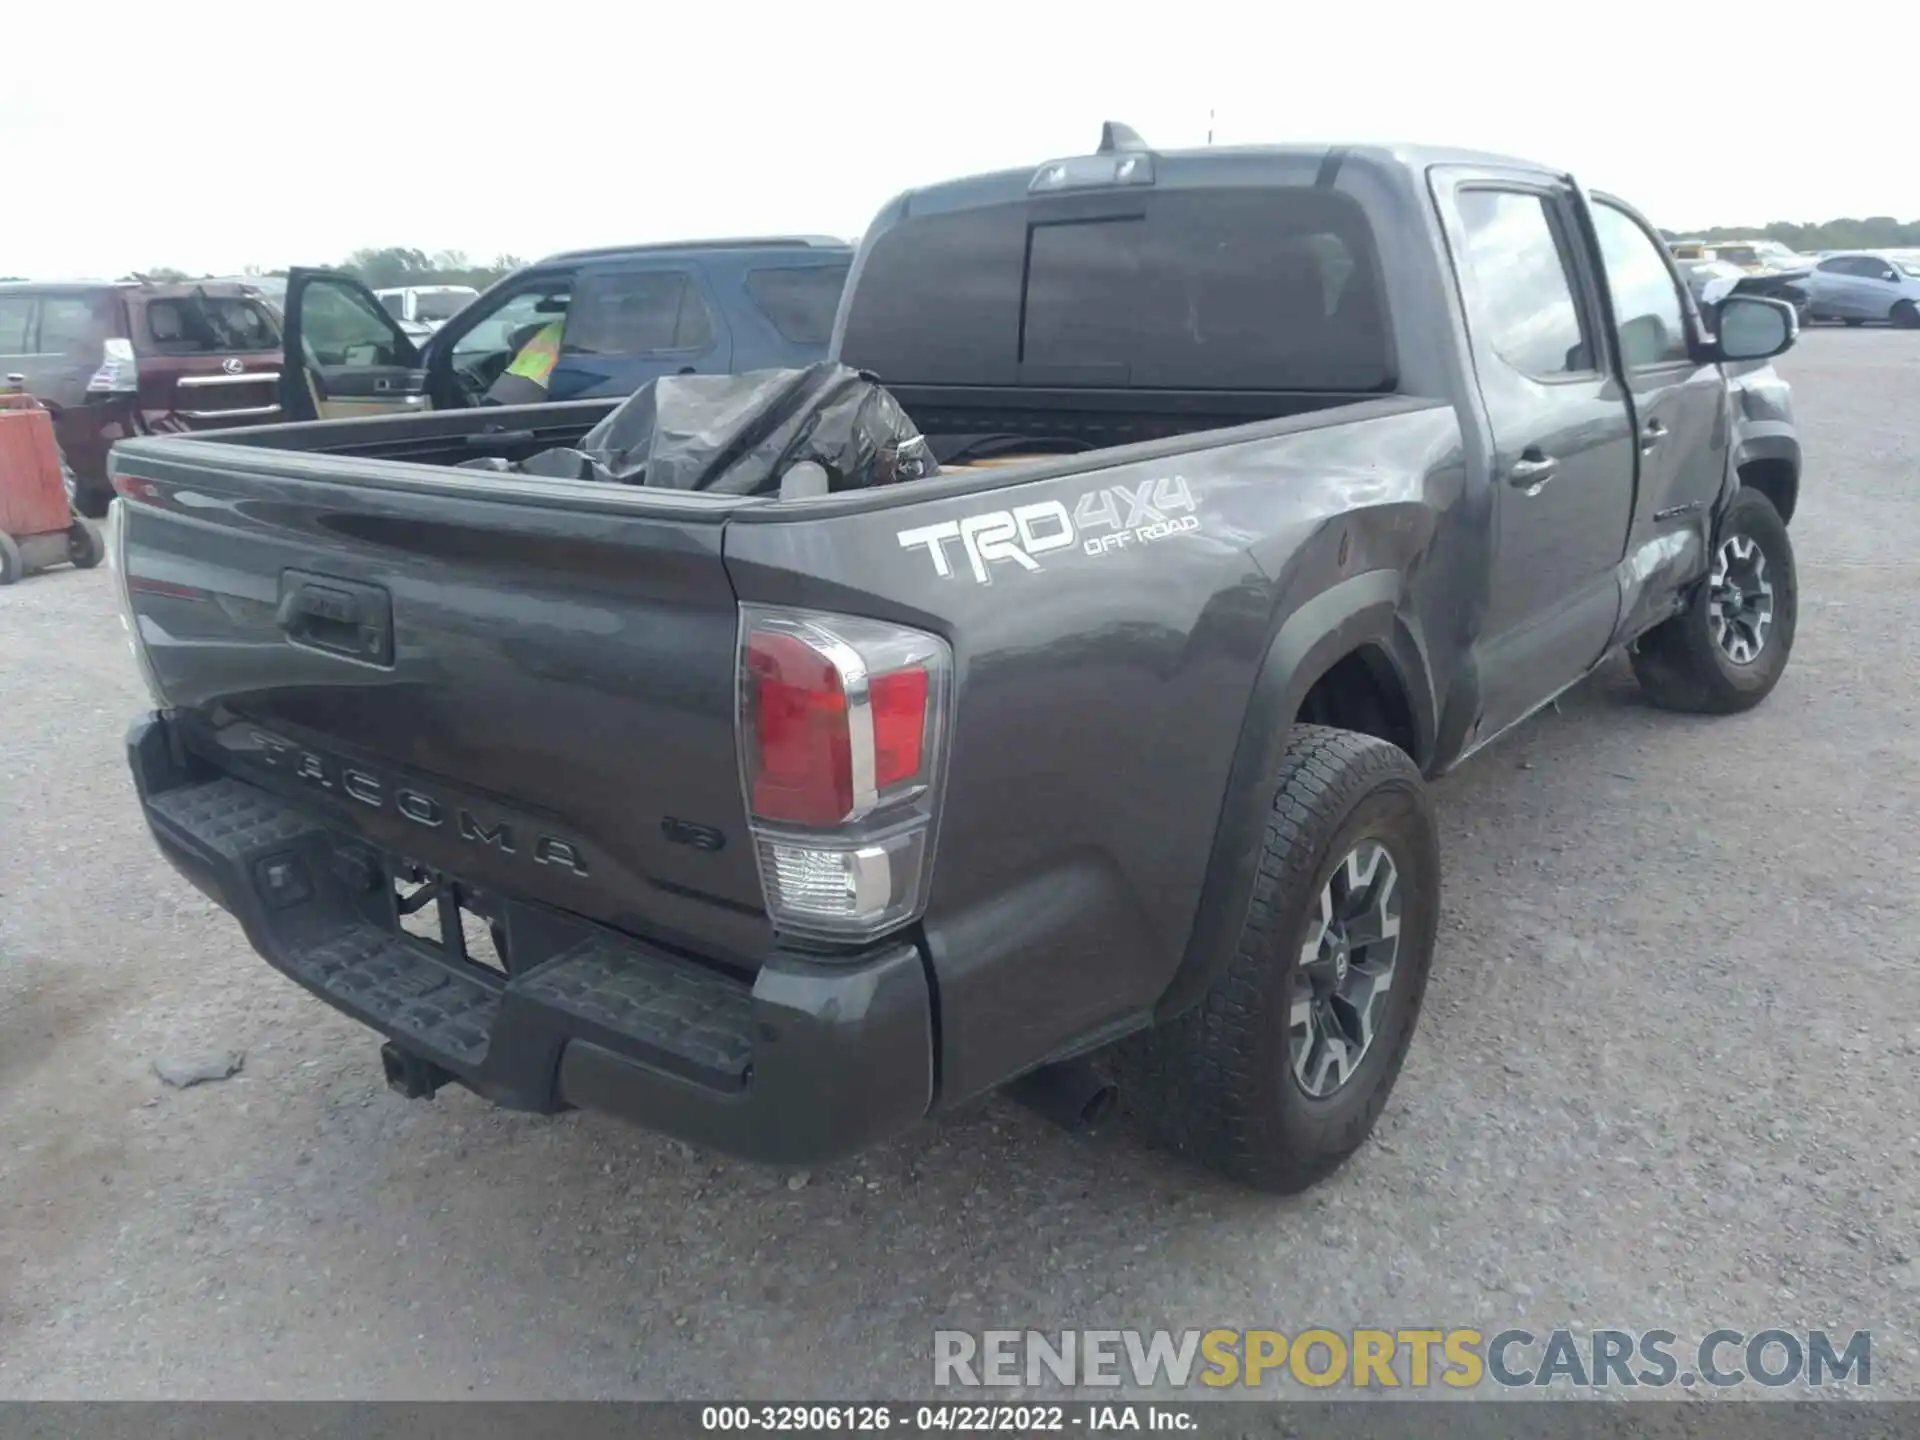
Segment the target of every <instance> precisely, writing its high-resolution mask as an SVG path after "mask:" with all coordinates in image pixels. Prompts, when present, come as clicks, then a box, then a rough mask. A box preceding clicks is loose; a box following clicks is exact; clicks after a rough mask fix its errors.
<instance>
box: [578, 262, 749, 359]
mask: <svg viewBox="0 0 1920 1440" xmlns="http://www.w3.org/2000/svg"><path fill="white" fill-rule="evenodd" d="M712 342H713V317H712V316H710V315H709V314H708V313H707V307H706V304H705V302H704V301H703V300H702V299H701V298H700V289H699V287H698V286H697V285H695V284H694V283H693V277H692V276H690V275H688V274H687V273H686V272H685V271H681V270H626V271H620V270H605V271H598V272H591V271H590V272H588V273H587V274H585V275H583V276H581V278H580V294H579V296H578V298H577V299H576V300H575V301H574V304H573V309H572V311H571V312H570V313H569V314H568V316H567V332H566V336H565V338H564V339H563V340H562V342H561V347H560V348H561V352H562V353H563V354H573V355H645V354H649V353H652V352H655V351H661V350H703V349H705V348H706V347H707V346H708V345H710V344H711V343H712Z"/></svg>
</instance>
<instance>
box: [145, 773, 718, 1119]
mask: <svg viewBox="0 0 1920 1440" xmlns="http://www.w3.org/2000/svg"><path fill="white" fill-rule="evenodd" d="M147 805H148V809H149V812H150V815H151V816H152V818H153V821H154V823H155V824H156V825H163V826H164V827H165V828H166V829H168V830H170V831H172V832H173V834H174V835H175V836H176V837H177V838H178V839H179V840H181V841H184V842H186V843H187V844H188V845H189V846H191V847H192V848H194V849H198V850H200V851H202V852H203V853H206V852H211V856H217V857H218V860H217V862H216V864H217V866H218V868H219V869H220V870H222V871H223V872H224V876H225V879H224V880H223V888H224V889H225V890H226V892H227V896H228V902H229V903H230V904H233V905H234V906H235V907H236V908H237V909H244V910H245V911H247V912H250V914H251V922H250V926H249V928H250V929H251V930H254V931H255V932H256V934H257V938H256V943H257V944H259V943H260V938H259V937H264V941H265V943H264V944H261V949H262V950H263V952H264V953H265V954H266V955H267V957H268V958H269V959H270V960H271V961H272V962H273V963H274V964H275V965H276V966H278V967H279V968H280V969H281V970H283V971H284V972H285V973H286V974H288V975H290V976H291V977H293V978H294V979H295V980H298V981H299V982H300V983H301V984H302V985H304V986H306V987H307V988H308V989H309V990H312V991H313V992H314V993H315V994H317V995H319V996H320V997H321V998H322V999H324V1000H327V1001H328V1002H329V1003H331V1004H333V1005H335V1006H337V1007H338V1008H339V1009H342V1010H344V1011H346V1012H347V1013H348V1014H350V1015H353V1016H355V1017H356V1018H358V1019H360V1020H363V1021H365V1022H366V1023H367V1024H369V1025H372V1026H373V1027H374V1028H375V1029H378V1030H381V1031H383V1032H385V1033H386V1034H387V1035H389V1036H391V1037H392V1038H393V1039H395V1040H397V1041H399V1042H400V1043H402V1044H404V1045H406V1046H407V1047H408V1048H409V1049H412V1050H413V1051H415V1052H416V1053H418V1054H419V1055H421V1056H422V1057H423V1058H425V1059H428V1060H431V1061H434V1062H435V1063H437V1064H440V1065H443V1066H445V1067H446V1068H447V1069H448V1070H451V1071H453V1072H455V1073H456V1074H459V1075H461V1076H464V1077H466V1078H467V1079H469V1080H484V1079H485V1078H486V1072H487V1070H488V1069H489V1067H488V1063H487V1062H488V1057H489V1053H490V1051H491V1050H492V1049H493V1045H494V1039H495V1036H496V1034H497V1033H498V1032H500V1031H501V1029H502V1024H501V1022H502V1017H503V1016H505V1017H506V1019H507V1023H508V1025H509V1026H510V1027H515V1028H517V1029H519V1030H521V1032H522V1034H521V1036H520V1037H518V1038H521V1039H522V1040H523V1041H524V1040H531V1039H535V1038H536V1037H537V1039H538V1041H539V1047H546V1046H551V1047H553V1048H554V1049H555V1050H557V1048H558V1047H559V1046H560V1045H563V1044H564V1043H566V1041H568V1040H569V1039H572V1038H576V1037H582V1038H590V1039H592V1040H593V1041H594V1042H595V1043H597V1044H600V1045H603V1046H606V1047H608V1048H610V1049H611V1050H613V1051H615V1052H616V1053H619V1054H622V1055H625V1056H626V1057H628V1058H630V1059H633V1060H636V1061H639V1062H641V1063H644V1064H652V1065H655V1066H657V1067H659V1068H662V1069H665V1070H667V1071H669V1072H672V1073H674V1074H677V1075H679V1076H681V1077H682V1078H685V1079H690V1080H693V1081H695V1082H697V1083H700V1084H704V1085H707V1086H709V1087H711V1088H714V1089H717V1090H722V1091H737V1090H739V1089H741V1088H742V1087H744V1086H745V1085H746V1083H747V1082H748V1079H749V1077H750V1072H751V1069H752V1064H751V1060H752V1055H753V992H752V990H751V989H750V988H749V987H748V986H747V985H745V984H744V983H742V982H740V981H738V980H729V979H728V978H726V977H725V976H722V975H718V974H715V973H713V972H711V971H707V970H703V969H700V968H699V967H697V966H694V965H691V964H688V963H684V962H680V961H677V960H674V959H672V958H668V957H665V956H662V955H657V954H655V953H653V952H651V951H648V950H645V949H643V948H641V947H639V946H637V945H632V944H628V943H626V942H623V941H621V940H619V939H617V938H615V937H612V936H609V935H606V934H604V933H602V932H598V931H595V930H592V929H591V928H589V927H586V926H582V929H581V934H582V938H581V939H580V940H579V942H578V943H575V944H573V945H571V946H568V947H567V948H566V949H564V950H563V951H562V952H561V953H559V954H557V955H555V956H554V957H553V958H552V959H550V960H547V961H546V962H545V963H543V964H541V965H539V966H538V967H537V968H534V969H530V970H528V971H526V972H525V973H523V974H520V975H516V976H513V977H511V978H506V977H501V978H496V977H494V976H492V975H486V976H482V975H480V974H479V973H477V972H476V971H475V970H472V969H470V968H469V967H467V966H465V965H463V964H461V963H460V962H459V961H458V960H456V959H454V958H452V957H450V956H440V955H436V954H434V953H433V952H432V951H431V950H430V949H428V948H427V946H426V943H425V942H421V941H416V940H414V939H411V938H409V937H407V936H405V935H403V934H399V933H395V931H393V930H389V929H386V928H383V927H382V926H381V925H379V924H376V923H373V922H372V921H371V920H369V919H368V918H367V917H366V915H365V914H364V913H362V912H360V911H357V910H356V907H355V905H354V904H353V903H352V902H351V900H350V898H349V897H347V896H345V895H343V894H341V893H339V892H338V891H337V890H336V889H335V888H333V885H332V884H331V883H330V877H331V869H332V867H331V866H330V865H329V864H328V863H327V861H328V856H329V855H330V853H331V852H332V849H333V845H334V841H333V839H332V838H331V837H330V835H329V833H328V831H327V830H326V829H325V827H324V826H323V825H322V824H321V823H319V822H318V821H316V820H315V819H313V818H311V817H309V816H307V815H304V814H302V813H301V812H299V811H297V810H294V809H293V808H291V807H289V806H287V805H285V804H283V803H282V802H281V801H280V800H279V799H278V798H277V797H276V796H273V795H271V794H269V793H267V792H266V791H264V790H261V789H258V788H256V787H254V786H251V785H248V784H246V783H244V782H242V781H238V780H234V779H232V778H230V777H222V778H220V779H217V780H213V781H210V782H208V783H206V784H203V785H196V786H192V787H189V788H184V789H179V790H170V791H164V792H162V793H160V794H158V795H153V796H150V797H149V798H148V801H147ZM289 855H299V856H301V857H302V864H303V867H304V868H303V871H302V874H303V876H313V877H316V878H317V879H318V881H319V883H318V884H317V885H312V886H310V888H302V889H301V890H300V892H299V900H298V903H296V904H294V905H291V906H288V905H284V904H275V903H274V897H273V896H272V895H270V894H268V893H266V892H265V891H263V890H262V888H261V880H260V876H261V875H262V874H263V873H264V872H268V871H271V870H274V869H275V868H278V867H277V866H276V863H275V862H276V861H278V860H279V859H280V858H281V857H282V856H289ZM210 858H211V857H210ZM220 862H224V863H220ZM306 884H307V882H305V881H303V887H306ZM235 888H242V889H244V890H245V892H246V893H245V894H244V895H234V894H233V893H232V891H233V890H234V889H235ZM539 1047H535V1048H539ZM519 1048H520V1050H521V1051H522V1052H523V1057H522V1058H524V1052H525V1051H526V1050H527V1049H528V1048H529V1047H528V1046H527V1045H526V1044H524V1043H523V1044H522V1045H521V1046H520V1047H519ZM496 1068H497V1067H496ZM516 1078H518V1077H516ZM482 1088H492V1087H486V1086H483V1087H482Z"/></svg>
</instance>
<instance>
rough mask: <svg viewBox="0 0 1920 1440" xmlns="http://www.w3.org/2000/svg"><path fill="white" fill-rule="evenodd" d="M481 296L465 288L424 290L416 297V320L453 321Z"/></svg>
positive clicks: (414, 307)
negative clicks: (468, 303) (469, 303)
mask: <svg viewBox="0 0 1920 1440" xmlns="http://www.w3.org/2000/svg"><path fill="white" fill-rule="evenodd" d="M479 294H480V292H479V291H478V290H469V289H467V288H466V287H464V286H461V287H457V288H453V289H448V290H422V291H420V292H419V293H418V294H416V295H415V296H414V301H413V314H414V318H415V319H416V320H431V321H434V322H438V321H441V320H451V319H452V318H453V317H454V316H456V315H458V314H459V313H460V312H461V311H462V310H464V309H466V308H467V302H468V301H470V300H473V299H475V298H476V297H477V296H478V295H479ZM389 308H391V307H389Z"/></svg>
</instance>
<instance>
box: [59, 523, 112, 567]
mask: <svg viewBox="0 0 1920 1440" xmlns="http://www.w3.org/2000/svg"><path fill="white" fill-rule="evenodd" d="M106 553H107V547H106V542H105V541H103V540H102V539H101V538H100V530H99V527H98V526H96V525H95V524H94V523H93V522H92V521H91V520H85V519H81V518H80V517H78V516H75V517H74V521H73V523H72V524H71V525H69V526H68V527H67V559H69V560H70V561H72V562H73V565H74V568H75V569H77V570H91V569H93V567H94V566H96V565H98V564H99V563H100V561H101V560H102V559H103V558H104V557H105V556H106Z"/></svg>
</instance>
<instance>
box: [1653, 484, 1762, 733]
mask: <svg viewBox="0 0 1920 1440" xmlns="http://www.w3.org/2000/svg"><path fill="white" fill-rule="evenodd" d="M1713 546H1714V549H1713V554H1712V557H1711V559H1710V560H1709V562H1708V571H1707V579H1706V582H1705V583H1704V584H1702V585H1701V586H1700V589H1699V592H1698V593H1697V594H1696V595H1695V596H1694V597H1693V600H1692V601H1691V602H1690V603H1689V604H1688V606H1687V608H1686V609H1685V610H1683V611H1682V612H1681V613H1680V614H1678V615H1676V616H1674V617H1673V618H1672V619H1671V620H1667V621H1664V622H1662V623H1661V624H1659V625H1657V626H1655V627H1654V628H1653V629H1652V630H1649V631H1648V632H1647V633H1646V634H1645V635H1643V636H1641V637H1640V641H1639V643H1638V644H1637V645H1636V646H1635V647H1634V652H1633V673H1634V674H1635V676H1637V677H1638V678H1639V681H1640V689H1641V691H1642V692H1643V693H1644V694H1645V695H1646V697H1647V699H1648V700H1650V701H1652V702H1653V703H1654V704H1655V705H1658V706H1660V707H1661V708H1662V709H1666V710H1685V711H1690V712H1693V713H1696V714H1704V715H1731V714H1734V713H1735V712H1736V711H1740V710H1750V709H1752V708H1753V707H1754V706H1755V705H1758V704H1759V703H1760V702H1761V701H1762V700H1764V699H1766V698H1767V696H1768V695H1769V694H1770V693H1771V692H1772V690H1773V687H1774V686H1775V685H1776V684H1778V683H1779V680H1780V676H1781V674H1782V673H1783V672H1784V671H1785V670H1786V668H1787V658H1788V657H1789V656H1790V655H1791V654H1792V653H1793V632H1794V626H1795V622H1796V620H1797V619H1798V616H1799V587H1798V580H1797V577H1796V575H1795V572H1794V564H1793V542H1792V541H1790V540H1789V539H1788V538H1787V527H1786V524H1785V523H1784V522H1783V521H1782V520H1781V519H1780V512H1779V511H1777V510H1775V509H1774V508H1773V502H1772V501H1771V500H1769V499H1767V497H1766V496H1764V495H1762V494H1761V493H1760V492H1759V491H1758V490H1748V489H1742V490H1741V491H1739V492H1738V493H1737V494H1736V495H1735V496H1734V500H1733V504H1732V506H1731V507H1729V509H1728V511H1727V516H1726V519H1725V520H1724V521H1723V522H1722V523H1721V526H1720V529H1719V531H1718V533H1717V534H1716V535H1715V537H1714V540H1713Z"/></svg>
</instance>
